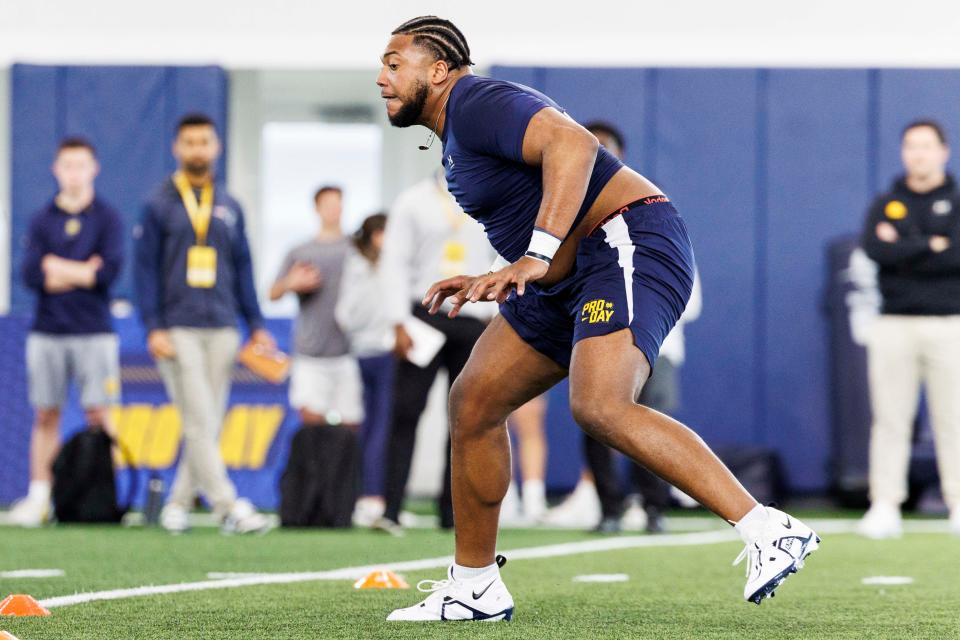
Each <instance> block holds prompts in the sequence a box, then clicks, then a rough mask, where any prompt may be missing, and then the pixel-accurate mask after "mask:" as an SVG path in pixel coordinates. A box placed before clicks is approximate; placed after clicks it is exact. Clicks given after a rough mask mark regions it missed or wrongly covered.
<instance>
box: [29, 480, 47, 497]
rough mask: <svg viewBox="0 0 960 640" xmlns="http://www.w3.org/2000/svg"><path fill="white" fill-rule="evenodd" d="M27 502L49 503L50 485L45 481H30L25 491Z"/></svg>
mask: <svg viewBox="0 0 960 640" xmlns="http://www.w3.org/2000/svg"><path fill="white" fill-rule="evenodd" d="M27 500H29V501H31V502H50V483H49V482H47V481H46V480H31V481H30V489H28V490H27Z"/></svg>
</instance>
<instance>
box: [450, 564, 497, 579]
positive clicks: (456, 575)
mask: <svg viewBox="0 0 960 640" xmlns="http://www.w3.org/2000/svg"><path fill="white" fill-rule="evenodd" d="M497 570H498V567H497V563H496V562H494V563H493V564H491V565H488V566H486V567H463V566H460V565H459V564H457V563H456V562H454V563H453V579H454V580H457V581H460V582H470V581H471V580H476V579H477V578H479V577H480V576H482V575H484V574H486V573H487V572H488V571H497Z"/></svg>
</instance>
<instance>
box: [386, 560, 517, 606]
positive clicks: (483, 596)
mask: <svg viewBox="0 0 960 640" xmlns="http://www.w3.org/2000/svg"><path fill="white" fill-rule="evenodd" d="M505 563H506V559H505V558H504V557H503V556H497V565H498V567H497V568H496V569H492V570H490V571H488V572H487V573H485V574H483V575H481V576H479V577H477V578H474V579H472V580H454V579H453V567H450V568H449V569H447V579H446V580H421V581H420V582H419V583H417V589H418V590H420V591H423V592H424V593H429V594H430V595H429V596H427V599H426V600H424V601H423V602H421V603H420V604H415V605H413V606H412V607H407V608H405V609H396V610H394V611H393V613H391V614H390V615H389V616H387V621H388V622H398V621H400V622H403V621H407V622H439V621H464V620H477V621H483V622H499V621H501V620H510V618H512V617H513V597H512V596H511V595H510V592H509V591H507V586H506V585H505V584H503V580H502V579H501V578H500V567H502V566H503V565H504V564H505Z"/></svg>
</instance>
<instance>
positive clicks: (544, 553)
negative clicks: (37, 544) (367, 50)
mask: <svg viewBox="0 0 960 640" xmlns="http://www.w3.org/2000/svg"><path fill="white" fill-rule="evenodd" d="M809 524H810V525H811V526H812V527H813V529H814V530H815V531H817V532H818V533H821V534H826V533H852V532H853V531H854V530H855V528H856V524H857V521H856V520H836V519H834V520H812V521H809ZM904 528H905V530H906V531H908V532H911V533H946V532H947V531H949V526H948V524H947V522H946V521H945V520H944V521H939V520H937V521H933V520H918V521H907V522H905V523H904ZM736 539H737V534H736V533H735V532H734V530H733V529H732V528H728V529H721V530H717V531H707V532H701V533H679V534H666V535H656V536H623V537H619V538H609V539H604V540H588V541H585V542H567V543H563V544H552V545H548V546H543V547H528V548H525V549H515V550H512V551H503V552H501V553H503V554H504V555H507V556H509V558H510V560H532V559H538V558H555V557H559V556H571V555H576V554H579V553H595V552H598V551H615V550H617V549H634V548H641V547H685V546H696V545H703V544H717V543H721V542H731V541H733V540H736ZM452 562H453V556H442V557H438V558H427V559H425V560H409V561H406V562H393V563H389V564H376V565H366V566H361V567H345V568H343V569H334V570H331V571H309V572H294V573H271V574H255V575H250V576H245V577H236V578H227V579H223V580H206V581H203V582H183V583H178V584H165V585H156V586H143V587H133V588H129V589H112V590H109V591H93V592H89V593H78V594H74V595H69V596H57V597H54V598H46V599H44V600H41V601H40V604H41V605H43V606H44V607H46V608H48V609H52V608H56V607H69V606H73V605H77V604H84V603H86V602H97V601H100V600H121V599H125V598H138V597H142V596H153V595H162V594H167V593H183V592H187V591H205V590H211V589H232V588H236V587H249V586H256V585H261V584H290V583H295V582H316V581H320V580H356V579H357V578H359V577H361V576H364V575H366V574H368V573H370V572H371V571H379V570H384V569H386V570H389V571H397V572H400V571H421V570H424V569H438V568H441V567H447V566H449V565H450V564H451V563H452Z"/></svg>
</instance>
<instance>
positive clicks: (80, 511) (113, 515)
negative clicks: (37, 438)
mask: <svg viewBox="0 0 960 640" xmlns="http://www.w3.org/2000/svg"><path fill="white" fill-rule="evenodd" d="M115 445H116V443H115V442H114V441H113V439H112V438H110V436H109V435H107V434H106V433H105V432H104V431H103V430H102V429H100V428H97V427H91V428H86V429H83V430H81V431H80V432H78V433H77V434H76V435H74V436H73V437H72V438H70V439H69V440H68V441H67V442H66V443H64V445H63V447H62V448H61V449H60V453H59V454H57V459H56V460H55V461H54V463H53V511H54V514H55V515H56V518H57V521H58V522H120V520H121V518H123V516H124V515H125V514H126V513H127V510H128V509H129V507H130V500H129V499H128V501H127V506H126V507H120V506H119V505H118V504H117V482H116V476H115V474H114V470H113V454H112V450H111V449H112V447H113V446H115ZM121 450H122V448H121ZM124 457H125V458H126V460H127V464H128V465H129V464H130V457H129V455H125V456H124ZM130 470H131V474H132V477H131V482H130V491H129V498H132V496H134V495H136V484H137V483H136V473H135V470H134V469H133V468H132V467H130Z"/></svg>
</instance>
